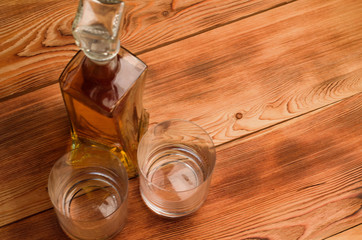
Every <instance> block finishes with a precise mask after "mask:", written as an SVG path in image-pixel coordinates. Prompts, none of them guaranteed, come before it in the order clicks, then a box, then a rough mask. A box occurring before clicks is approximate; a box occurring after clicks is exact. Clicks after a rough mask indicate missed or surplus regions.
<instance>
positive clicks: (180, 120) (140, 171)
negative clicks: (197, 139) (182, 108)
mask: <svg viewBox="0 0 362 240" xmlns="http://www.w3.org/2000/svg"><path fill="white" fill-rule="evenodd" d="M166 122H183V123H187V124H192V125H194V126H196V127H197V128H198V129H200V130H201V131H202V132H203V133H205V134H206V136H207V138H208V140H209V142H210V143H211V148H210V149H211V150H212V156H213V157H212V159H211V162H212V165H211V169H210V170H209V171H207V176H206V178H204V179H203V180H202V182H201V183H200V184H198V185H197V186H195V187H192V188H190V189H187V190H182V191H172V190H167V189H165V188H163V187H160V186H158V185H156V184H154V183H152V182H151V181H149V180H148V179H147V177H146V175H145V173H144V172H143V171H142V170H141V168H140V164H139V161H138V156H139V154H138V153H139V151H140V146H141V142H142V140H143V139H144V137H145V136H146V134H149V130H154V129H155V128H156V127H157V126H159V125H161V124H164V123H166ZM215 164H216V150H215V145H214V142H213V141H212V138H211V136H210V135H209V134H208V133H207V132H206V130H205V129H203V128H202V127H200V126H199V125H198V124H196V123H194V122H192V121H189V120H184V119H178V118H173V119H169V120H165V121H162V122H159V123H157V124H155V125H153V126H151V129H148V130H147V132H146V133H145V134H144V135H143V137H142V139H141V141H140V143H139V145H138V150H137V168H138V172H139V174H140V175H142V177H143V178H144V179H145V181H146V182H147V184H148V185H152V187H155V188H157V189H159V190H161V191H165V192H177V193H183V192H188V191H193V190H195V189H197V188H199V187H200V186H201V185H203V184H204V183H205V182H207V181H208V180H209V179H210V178H211V176H212V173H213V172H214V169H215Z"/></svg>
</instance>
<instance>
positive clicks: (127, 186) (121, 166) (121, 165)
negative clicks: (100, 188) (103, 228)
mask: <svg viewBox="0 0 362 240" xmlns="http://www.w3.org/2000/svg"><path fill="white" fill-rule="evenodd" d="M87 148H91V149H98V150H102V151H105V152H107V153H109V154H110V155H111V156H113V157H114V158H115V159H117V161H118V162H119V164H118V166H119V169H120V171H121V172H122V173H124V174H125V176H126V177H125V179H126V181H125V191H124V194H120V197H122V198H124V201H122V202H121V203H120V204H118V205H117V208H116V209H115V210H114V211H113V212H112V213H110V214H108V215H107V216H106V217H103V218H102V217H100V218H95V219H93V220H79V219H75V218H73V217H71V216H67V215H66V214H64V213H63V212H62V211H61V209H60V208H59V207H58V206H57V204H55V203H54V201H58V199H57V198H56V199H53V198H54V197H51V196H50V192H52V193H53V194H52V195H54V190H52V189H53V188H54V187H50V183H51V180H50V179H51V176H52V175H53V172H54V171H55V170H54V169H55V168H54V167H55V165H56V164H57V163H59V162H64V161H65V160H62V159H63V158H64V157H66V156H69V155H70V154H71V153H72V152H74V151H76V150H77V149H80V147H76V148H73V149H70V150H68V151H66V152H65V153H64V154H63V155H62V156H61V157H59V158H58V159H57V160H56V161H55V162H54V164H53V166H52V168H51V170H50V173H49V176H48V184H47V188H48V196H49V198H50V201H51V203H52V205H53V208H54V209H55V210H56V211H57V212H58V213H59V214H61V215H62V216H64V217H66V218H67V219H71V220H72V221H77V222H84V223H85V222H93V221H98V220H100V219H106V218H109V217H110V216H112V215H113V214H114V213H115V212H117V211H118V209H120V208H121V207H122V206H123V205H124V204H126V203H127V201H128V190H129V182H128V174H127V170H126V168H125V167H124V166H123V164H122V162H121V160H120V159H119V157H117V156H116V155H115V154H113V153H112V152H110V151H108V150H107V149H104V148H102V147H98V146H94V145H88V146H87ZM93 167H94V166H93ZM99 167H102V168H107V167H104V166H101V165H100V166H99ZM112 173H114V174H117V175H119V174H118V173H116V172H115V171H112ZM119 176H120V175H119ZM122 178H123V176H122ZM114 183H116V184H117V181H114ZM117 192H118V191H117ZM57 196H58V195H57ZM57 196H56V197H57Z"/></svg>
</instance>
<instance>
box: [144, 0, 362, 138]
mask: <svg viewBox="0 0 362 240" xmlns="http://www.w3.org/2000/svg"><path fill="white" fill-rule="evenodd" d="M361 8H362V2H361V1H355V0H351V1H347V2H346V1H343V4H342V2H341V1H339V0H335V1H297V2H293V3H291V4H288V5H285V6H283V7H280V8H277V9H273V10H270V11H267V12H265V13H263V14H260V15H256V16H253V17H250V18H247V19H244V20H242V21H238V22H235V23H233V24H230V25H227V26H224V27H222V28H218V29H215V30H213V31H209V32H207V33H204V34H200V35H198V36H195V37H192V38H188V39H185V40H184V41H182V42H178V43H175V44H172V45H169V46H166V47H164V48H160V49H156V50H155V51H152V52H149V53H146V54H142V55H141V58H142V59H143V60H144V61H146V62H147V63H149V64H150V71H149V75H148V77H149V81H147V84H146V94H145V104H146V108H148V109H149V110H150V112H151V115H152V117H153V120H154V121H156V122H158V121H162V120H165V119H170V118H186V119H190V120H193V121H195V122H197V123H199V124H200V125H201V126H203V127H205V128H206V130H207V131H208V132H209V133H210V134H211V135H212V137H213V139H214V141H215V142H216V143H217V144H219V143H220V144H221V143H224V142H227V141H230V140H232V139H235V138H237V137H240V136H243V135H245V134H248V133H250V132H253V131H256V130H258V129H262V128H265V127H268V126H271V125H273V124H276V123H278V122H280V121H283V120H286V119H288V118H291V117H294V116H297V115H299V114H302V113H305V112H308V111H311V110H313V109H316V108H318V107H321V106H324V105H326V104H330V103H333V102H335V101H337V100H340V99H343V98H346V97H349V96H351V95H353V94H356V93H359V92H361V91H362V52H361V51H360V49H362V21H360V16H361V14H360V9H361Z"/></svg>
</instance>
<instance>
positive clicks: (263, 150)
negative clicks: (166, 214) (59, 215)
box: [0, 94, 362, 240]
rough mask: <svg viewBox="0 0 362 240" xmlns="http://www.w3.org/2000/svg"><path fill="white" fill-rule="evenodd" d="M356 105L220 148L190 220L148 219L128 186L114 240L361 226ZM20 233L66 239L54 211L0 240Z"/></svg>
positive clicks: (306, 232)
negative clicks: (123, 220)
mask: <svg viewBox="0 0 362 240" xmlns="http://www.w3.org/2000/svg"><path fill="white" fill-rule="evenodd" d="M361 100H362V94H359V95H356V96H354V97H352V98H349V99H346V100H343V101H341V102H339V103H337V104H334V105H333V106H330V107H327V108H325V109H323V110H320V111H316V112H315V113H309V114H306V115H303V116H300V117H297V118H295V119H293V120H291V121H288V122H284V123H282V124H279V125H278V126H277V127H274V128H269V129H267V130H264V131H261V132H260V134H255V135H254V136H253V135H252V136H249V137H245V138H242V139H239V140H236V141H233V142H231V143H227V144H224V145H222V146H219V147H218V148H217V164H216V167H215V172H214V175H213V179H212V184H211V189H210V192H209V196H208V199H207V201H206V203H205V204H204V205H203V206H202V208H201V209H199V211H197V212H196V213H195V214H193V215H191V216H188V217H185V218H182V219H176V220H169V219H165V218H160V217H158V216H156V215H154V214H152V213H151V211H150V210H148V209H147V207H146V206H145V205H144V204H143V202H142V200H141V197H140V195H139V193H138V179H133V180H131V181H130V194H129V216H128V223H127V225H126V227H125V229H124V230H123V231H122V232H121V234H120V235H118V236H117V237H116V239H145V238H147V239H245V240H246V239H288V240H291V239H299V240H305V239H323V238H326V237H328V236H332V235H334V234H336V233H339V232H341V231H342V230H345V229H348V228H350V227H352V226H356V225H357V224H361V223H362V213H361V204H362V199H361V195H362V182H361V179H362V164H361V153H362V151H361V148H359V147H360V146H361V142H362V139H361V136H362V135H361V133H362V124H361V118H360V117H361V114H362V106H361V104H360V103H361ZM352 129H353V131H352ZM345 139H348V141H345ZM30 226H31V227H30ZM24 233H26V234H27V235H28V236H33V237H34V238H38V239H49V238H52V239H63V237H64V234H63V233H61V230H60V228H59V227H58V226H57V225H56V218H55V216H54V213H53V211H46V212H42V213H40V214H38V215H35V216H32V217H29V218H26V219H24V220H21V221H18V222H16V223H13V224H10V225H7V226H5V227H3V228H1V229H0V238H1V239H17V238H20V237H21V236H23V235H24Z"/></svg>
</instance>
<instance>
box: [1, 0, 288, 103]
mask: <svg viewBox="0 0 362 240" xmlns="http://www.w3.org/2000/svg"><path fill="white" fill-rule="evenodd" d="M287 2H289V1H287V0H268V1H265V0H253V1H240V0H225V1H219V0H211V1H203V0H187V1H184V0H182V1H181V0H160V1H143V0H129V1H126V11H125V17H124V27H123V29H124V30H123V32H122V35H121V39H122V44H123V45H124V46H125V47H126V48H128V49H129V50H131V51H132V52H136V53H140V52H144V51H149V50H150V49H154V48H156V47H157V46H161V45H166V44H169V43H170V42H175V41H178V40H180V39H183V38H187V37H188V36H190V35H195V34H197V33H199V32H203V31H206V30H208V29H212V28H215V27H218V26H222V25H224V24H227V23H229V22H232V21H235V20H237V19H240V18H243V17H246V16H249V15H253V14H255V13H258V12H263V11H265V10H266V9H270V8H273V7H276V6H279V5H281V4H283V3H287ZM77 4H78V0H71V1H57V0H40V1H32V0H26V1H24V0H17V1H11V3H8V1H3V2H1V3H0V40H1V41H0V99H3V98H9V97H12V96H18V95H19V94H23V93H25V92H29V91H32V90H33V89H37V88H40V87H44V86H47V85H49V84H51V83H54V82H56V80H57V79H58V77H59V76H60V73H61V71H62V70H63V69H64V67H65V65H66V64H67V62H68V61H69V60H70V59H71V57H72V56H73V55H74V54H75V51H76V50H77V49H78V48H77V47H76V46H75V45H74V40H73V37H72V35H71V24H72V21H73V19H74V16H75V12H76V9H77Z"/></svg>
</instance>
